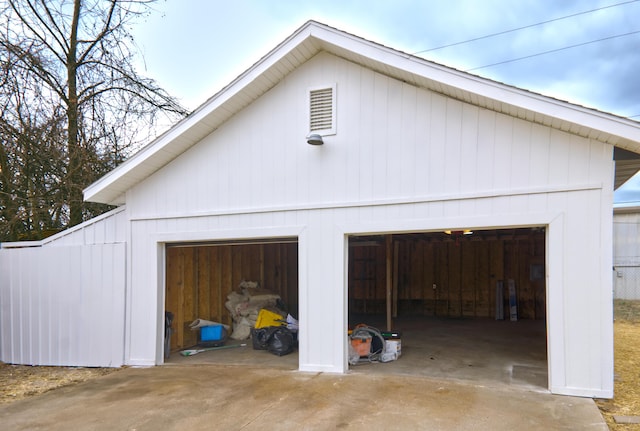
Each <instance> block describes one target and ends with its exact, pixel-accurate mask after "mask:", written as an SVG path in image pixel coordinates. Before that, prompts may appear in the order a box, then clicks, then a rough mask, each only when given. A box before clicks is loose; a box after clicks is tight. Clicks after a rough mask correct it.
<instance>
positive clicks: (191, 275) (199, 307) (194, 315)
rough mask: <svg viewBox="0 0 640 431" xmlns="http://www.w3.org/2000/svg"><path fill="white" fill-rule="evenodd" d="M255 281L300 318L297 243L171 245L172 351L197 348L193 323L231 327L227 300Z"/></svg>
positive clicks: (168, 282) (168, 261)
mask: <svg viewBox="0 0 640 431" xmlns="http://www.w3.org/2000/svg"><path fill="white" fill-rule="evenodd" d="M243 280H246V281H257V282H258V283H259V284H260V286H261V287H263V288H266V289H269V290H271V291H273V292H275V293H277V294H279V295H280V297H281V298H282V301H283V302H284V303H285V304H286V305H287V307H288V311H289V312H290V313H291V314H292V315H294V316H297V313H298V244H297V243H266V244H239V245H237V244H236V245H228V244H217V245H180V246H167V250H166V297H165V298H166V299H165V310H167V311H170V312H172V313H173V315H174V321H173V325H172V329H173V334H172V336H171V350H172V351H175V350H179V349H182V348H186V347H190V346H193V345H195V344H196V343H197V341H198V340H197V335H198V333H197V332H196V331H191V330H190V329H189V324H190V323H191V322H193V321H194V320H195V319H198V318H200V319H207V320H212V321H216V322H220V323H225V324H229V325H231V323H232V322H231V316H230V314H229V311H228V310H227V309H226V307H225V305H224V304H225V302H226V301H227V295H228V294H229V293H231V292H232V291H233V290H235V289H237V288H238V286H239V284H240V282H241V281H243Z"/></svg>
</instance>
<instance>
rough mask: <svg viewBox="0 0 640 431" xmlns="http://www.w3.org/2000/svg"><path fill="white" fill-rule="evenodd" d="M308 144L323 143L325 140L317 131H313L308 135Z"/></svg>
mask: <svg viewBox="0 0 640 431" xmlns="http://www.w3.org/2000/svg"><path fill="white" fill-rule="evenodd" d="M307 144H309V145H322V144H324V141H323V140H322V136H320V135H318V134H317V133H311V134H309V135H308V136H307Z"/></svg>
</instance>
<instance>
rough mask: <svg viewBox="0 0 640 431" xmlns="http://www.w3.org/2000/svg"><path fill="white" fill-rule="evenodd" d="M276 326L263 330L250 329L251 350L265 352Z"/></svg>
mask: <svg viewBox="0 0 640 431" xmlns="http://www.w3.org/2000/svg"><path fill="white" fill-rule="evenodd" d="M277 328H278V327H277V326H267V327H265V328H251V343H252V345H253V350H267V345H268V344H269V338H270V337H271V334H272V333H273V331H274V330H276V329H277Z"/></svg>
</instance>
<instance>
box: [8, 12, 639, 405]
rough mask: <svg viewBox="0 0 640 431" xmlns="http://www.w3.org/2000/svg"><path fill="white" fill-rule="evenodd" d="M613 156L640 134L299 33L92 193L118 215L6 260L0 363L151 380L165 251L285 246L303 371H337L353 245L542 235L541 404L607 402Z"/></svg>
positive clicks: (477, 80)
mask: <svg viewBox="0 0 640 431" xmlns="http://www.w3.org/2000/svg"><path fill="white" fill-rule="evenodd" d="M310 133H315V134H318V135H320V136H321V137H322V141H323V144H322V145H310V144H308V143H307V138H306V137H307V136H308V135H309V134H310ZM614 148H619V149H623V150H627V151H629V152H632V153H640V125H639V124H638V123H637V122H634V121H631V120H628V119H625V118H620V117H617V116H613V115H610V114H606V113H603V112H599V111H596V110H592V109H588V108H585V107H582V106H576V105H572V104H569V103H567V102H563V101H559V100H555V99H552V98H549V97H544V96H542V95H539V94H535V93H532V92H529V91H526V90H522V89H519V88H514V87H511V86H507V85H504V84H501V83H498V82H494V81H491V80H487V79H484V78H481V77H478V76H474V75H470V74H468V73H464V72H460V71H457V70H454V69H451V68H447V67H444V66H441V65H438V64H434V63H431V62H429V61H426V60H423V59H421V58H418V57H414V56H411V55H409V54H406V53H403V52H399V51H396V50H393V49H391V48H388V47H384V46H381V45H379V44H376V43H374V42H371V41H368V40H364V39H362V38H359V37H357V36H354V35H351V34H348V33H345V32H342V31H339V30H336V29H334V28H331V27H328V26H325V25H323V24H319V23H316V22H308V23H306V24H305V25H303V26H302V27H301V28H300V29H298V30H297V31H296V32H295V33H294V34H292V35H291V36H290V37H289V38H288V39H286V40H285V41H283V42H282V43H281V44H280V45H278V46H277V47H276V48H275V49H274V50H272V51H271V52H270V53H269V54H267V55H266V56H264V57H263V58H262V59H260V60H259V61H258V62H257V63H256V64H255V65H254V66H253V67H252V68H250V69H249V70H247V71H246V72H245V73H243V74H242V75H241V76H239V77H238V78H237V79H235V80H234V81H233V82H231V83H230V84H229V85H228V86H227V87H225V88H224V89H223V90H222V91H221V92H219V93H218V94H216V95H215V96H213V97H212V98H211V99H209V100H208V101H207V102H206V103H205V104H204V105H202V106H201V107H200V108H198V109H197V110H196V111H195V112H194V113H193V114H191V115H190V116H189V117H187V118H186V119H184V120H183V121H181V122H180V123H178V124H177V125H175V126H174V127H173V128H172V129H170V130H169V131H168V132H166V133H165V134H164V135H162V136H161V137H159V138H158V139H156V140H155V141H153V142H151V143H150V144H149V145H148V146H146V147H145V148H143V149H142V150H141V151H140V152H139V153H137V154H136V155H134V156H132V157H131V158H130V159H129V160H127V161H126V162H125V163H123V164H122V165H120V166H119V167H118V168H116V169H115V170H113V171H112V172H110V173H109V174H107V175H105V176H104V177H103V178H101V179H100V180H99V181H97V182H96V183H94V184H92V185H91V186H90V187H88V188H87V189H86V190H85V199H86V200H88V201H92V202H102V203H108V204H112V205H117V206H118V209H116V210H114V211H112V212H111V213H109V214H106V215H104V216H102V217H99V218H98V219H96V220H92V221H90V222H87V223H85V224H83V225H81V226H79V227H76V228H74V229H72V230H70V231H69V232H63V233H61V234H59V235H57V236H55V237H53V238H51V239H49V240H46V241H43V242H39V243H16V244H2V249H0V283H1V284H0V289H1V290H0V307H1V313H2V314H1V316H0V337H1V338H0V354H1V358H0V359H2V360H3V361H5V362H11V363H25V364H53V365H88V366H104V365H108V366H119V365H122V364H127V365H143V366H144V365H157V364H162V363H163V337H164V335H163V329H164V321H163V317H164V304H165V283H166V280H165V268H166V265H165V264H166V261H165V257H166V250H167V248H166V246H167V245H170V244H177V243H180V244H189V243H207V242H212V243H215V242H224V241H231V240H233V241H249V240H256V241H267V240H275V241H278V240H283V241H284V240H294V241H296V242H297V244H298V246H297V247H298V249H297V250H298V260H297V262H298V268H297V270H298V280H297V284H298V310H299V316H298V317H299V320H300V324H301V327H300V334H299V337H300V341H299V369H300V370H303V371H322V372H333V373H343V372H345V371H346V370H347V369H348V363H347V340H346V338H345V335H344V334H345V333H346V328H347V313H348V310H347V308H348V306H347V289H348V286H347V284H348V281H347V276H346V274H347V270H348V268H347V266H348V247H347V244H348V239H349V238H350V237H354V236H358V235H372V234H388V233H394V234H402V233H411V232H436V231H444V230H462V229H474V230H483V229H510V228H523V227H535V228H538V227H539V228H542V229H544V231H545V235H546V236H545V247H546V250H545V263H544V265H545V271H544V274H545V277H546V278H545V284H546V313H547V314H546V322H547V334H548V337H547V351H548V367H549V389H550V391H551V392H553V393H558V394H568V395H579V396H593V397H612V396H613V326H612V325H613V323H612V322H613V315H612V274H611V268H612V253H611V250H612V228H611V226H612V205H613V190H614V175H615V163H614V156H613V155H614Z"/></svg>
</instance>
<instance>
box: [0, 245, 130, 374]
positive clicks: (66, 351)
mask: <svg viewBox="0 0 640 431" xmlns="http://www.w3.org/2000/svg"><path fill="white" fill-rule="evenodd" d="M36 268H37V271H36V270H35V269H36ZM124 271H125V245H124V244H123V243H120V244H106V245H90V246H59V247H30V248H20V249H0V286H1V288H0V319H1V320H0V325H1V330H0V356H1V359H2V361H3V362H7V363H11V364H28V365H65V366H90V367H117V366H120V365H122V364H123V363H124V343H123V334H124V292H125V283H124V282H125V278H124V275H125V272H124Z"/></svg>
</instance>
